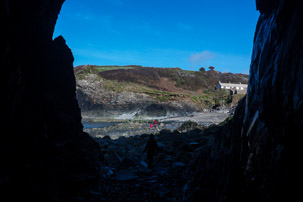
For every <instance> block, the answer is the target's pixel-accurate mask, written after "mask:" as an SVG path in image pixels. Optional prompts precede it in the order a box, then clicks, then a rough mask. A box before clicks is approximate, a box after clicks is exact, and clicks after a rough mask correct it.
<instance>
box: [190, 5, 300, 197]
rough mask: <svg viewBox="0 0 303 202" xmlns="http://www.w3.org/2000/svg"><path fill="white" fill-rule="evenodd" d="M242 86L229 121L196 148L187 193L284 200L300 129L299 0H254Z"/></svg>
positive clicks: (289, 192) (290, 191) (292, 190)
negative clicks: (206, 144) (248, 65)
mask: <svg viewBox="0 0 303 202" xmlns="http://www.w3.org/2000/svg"><path fill="white" fill-rule="evenodd" d="M257 9H258V10H259V11H260V13H261V15H260V17H259V21H258V24H257V27H256V32H255V38H254V48H253V53H252V61H251V69H250V78H249V87H248V92H247V95H246V98H245V99H243V100H242V101H241V103H240V104H239V107H238V108H237V110H236V113H235V116H234V118H233V120H232V121H231V122H230V123H228V124H227V125H225V126H224V127H223V128H222V131H221V133H220V134H218V135H217V137H216V140H215V142H214V144H213V145H212V146H211V147H210V148H209V150H208V151H206V152H204V153H201V155H200V157H199V158H198V159H197V162H196V166H195V167H194V168H193V170H194V174H193V175H192V176H193V180H192V181H191V182H190V183H191V184H192V186H193V188H194V189H195V190H196V191H194V192H193V195H192V197H191V199H192V200H198V199H199V198H205V199H209V200H213V197H214V196H215V197H216V200H218V201H224V200H227V201H229V200H231V201H234V200H236V199H240V200H242V201H274V200H281V199H282V200H283V199H284V200H287V199H288V200H290V199H294V197H295V196H297V195H298V193H299V192H297V189H296V186H297V185H296V183H295V181H296V180H295V179H296V177H297V176H298V175H299V172H297V169H295V168H296V167H297V166H298V165H297V163H298V159H299V155H298V153H299V151H298V150H299V148H300V147H299V146H298V138H299V136H300V135H301V133H302V131H303V80H302V78H303V59H302V58H303V32H302V29H301V28H302V26H303V13H302V9H303V3H302V1H300V0H297V1H282V0H281V1H265V0H264V1H261V0H260V1H257ZM194 178H195V179H194Z"/></svg>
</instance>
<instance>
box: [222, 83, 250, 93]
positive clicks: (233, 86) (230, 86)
mask: <svg viewBox="0 0 303 202" xmlns="http://www.w3.org/2000/svg"><path fill="white" fill-rule="evenodd" d="M222 89H227V90H231V91H232V94H245V93H246V91H247V84H241V83H239V84H237V83H230V82H229V83H221V82H220V81H219V82H218V84H217V86H216V90H222Z"/></svg>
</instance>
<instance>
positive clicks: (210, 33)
mask: <svg viewBox="0 0 303 202" xmlns="http://www.w3.org/2000/svg"><path fill="white" fill-rule="evenodd" d="M240 8H241V9H240ZM239 16H241V17H239ZM257 17H258V12H257V11H255V5H254V4H253V3H251V4H247V2H243V3H241V4H240V3H239V5H236V6H235V5H230V3H227V2H225V1H219V0H216V1H212V2H196V1H186V3H185V2H184V1H175V2H174V3H173V4H172V3H169V2H163V1H144V2H141V1H128V2H127V1H123V0H115V1H94V0H90V1H85V2H80V1H66V2H65V3H64V4H63V7H62V10H61V13H60V15H59V18H58V22H57V25H56V28H55V32H54V36H57V35H63V36H64V38H65V39H66V42H67V44H68V45H69V47H70V48H71V49H72V52H73V55H74V58H75V60H74V66H75V68H74V72H75V76H76V79H77V99H78V103H79V105H80V107H81V111H82V118H83V120H84V122H83V123H84V126H85V129H86V130H87V131H88V132H90V134H93V133H96V134H95V135H94V136H98V135H99V134H101V133H100V131H99V132H96V131H98V130H101V131H103V132H102V134H103V135H102V137H103V136H104V134H108V132H109V131H111V132H113V133H115V134H119V132H121V131H124V134H125V135H127V134H133V135H135V134H143V133H149V131H150V125H151V124H152V123H153V122H154V120H158V121H159V120H161V121H160V122H162V125H161V126H160V125H159V127H158V128H159V130H160V129H164V128H166V129H169V130H171V131H173V130H176V129H178V128H179V127H180V126H181V125H182V123H183V122H184V121H189V120H193V121H194V122H197V123H199V124H204V125H209V124H212V123H217V122H218V121H219V122H220V121H223V120H224V119H225V118H226V115H227V114H226V113H222V114H223V115H225V116H221V114H220V115H219V114H218V116H215V115H210V116H204V114H203V115H201V113H206V112H209V111H213V110H212V108H214V106H217V104H218V103H233V102H230V100H231V99H230V98H229V96H230V95H229V94H228V93H225V92H224V91H215V90H214V89H215V86H216V85H217V83H218V81H222V82H223V81H226V82H228V81H232V82H237V83H238V82H241V83H247V82H248V76H247V74H248V68H249V63H250V55H251V50H252V40H253V34H254V27H255V24H256V21H257ZM203 66H204V67H208V66H209V69H207V68H204V67H203ZM243 67H244V68H243ZM228 72H233V73H228ZM235 73H246V74H235ZM237 99H240V97H239V98H237ZM220 107H223V106H219V108H220ZM224 107H225V105H224ZM227 107H228V108H226V112H228V111H229V109H230V108H232V107H233V106H232V105H229V106H227ZM215 109H217V108H215ZM220 109H221V108H220ZM196 112H199V113H196ZM200 112H201V113H200ZM176 116H179V117H180V118H179V119H178V118H175V117H176ZM202 116H204V117H205V118H203V119H202V118H200V119H198V118H199V117H202ZM164 120H166V121H167V122H164ZM128 121H131V122H133V123H132V124H128V123H126V124H124V125H123V124H122V123H124V122H128ZM92 122H99V123H98V124H95V123H92ZM108 122H110V123H108ZM139 123H141V124H139ZM165 123H167V124H165ZM119 125H120V126H121V127H118V126H119ZM93 128H94V129H93ZM96 128H97V130H96ZM109 128H110V129H109ZM114 128H116V130H115V131H114Z"/></svg>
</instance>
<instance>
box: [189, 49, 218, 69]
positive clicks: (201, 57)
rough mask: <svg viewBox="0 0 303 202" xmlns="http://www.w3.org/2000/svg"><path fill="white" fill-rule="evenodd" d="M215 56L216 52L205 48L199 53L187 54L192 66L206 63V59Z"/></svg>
mask: <svg viewBox="0 0 303 202" xmlns="http://www.w3.org/2000/svg"><path fill="white" fill-rule="evenodd" d="M215 57H216V54H215V53H213V52H211V51H208V50H205V51H202V52H199V53H194V54H192V55H191V56H189V58H188V61H189V62H190V64H191V65H192V66H196V65H202V64H203V63H206V62H207V61H209V60H211V59H214V58H215Z"/></svg>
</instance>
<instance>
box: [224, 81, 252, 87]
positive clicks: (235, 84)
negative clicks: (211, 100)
mask: <svg viewBox="0 0 303 202" xmlns="http://www.w3.org/2000/svg"><path fill="white" fill-rule="evenodd" d="M219 84H220V85H221V86H226V87H242V88H247V84H242V83H221V82H220V81H219Z"/></svg>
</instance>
